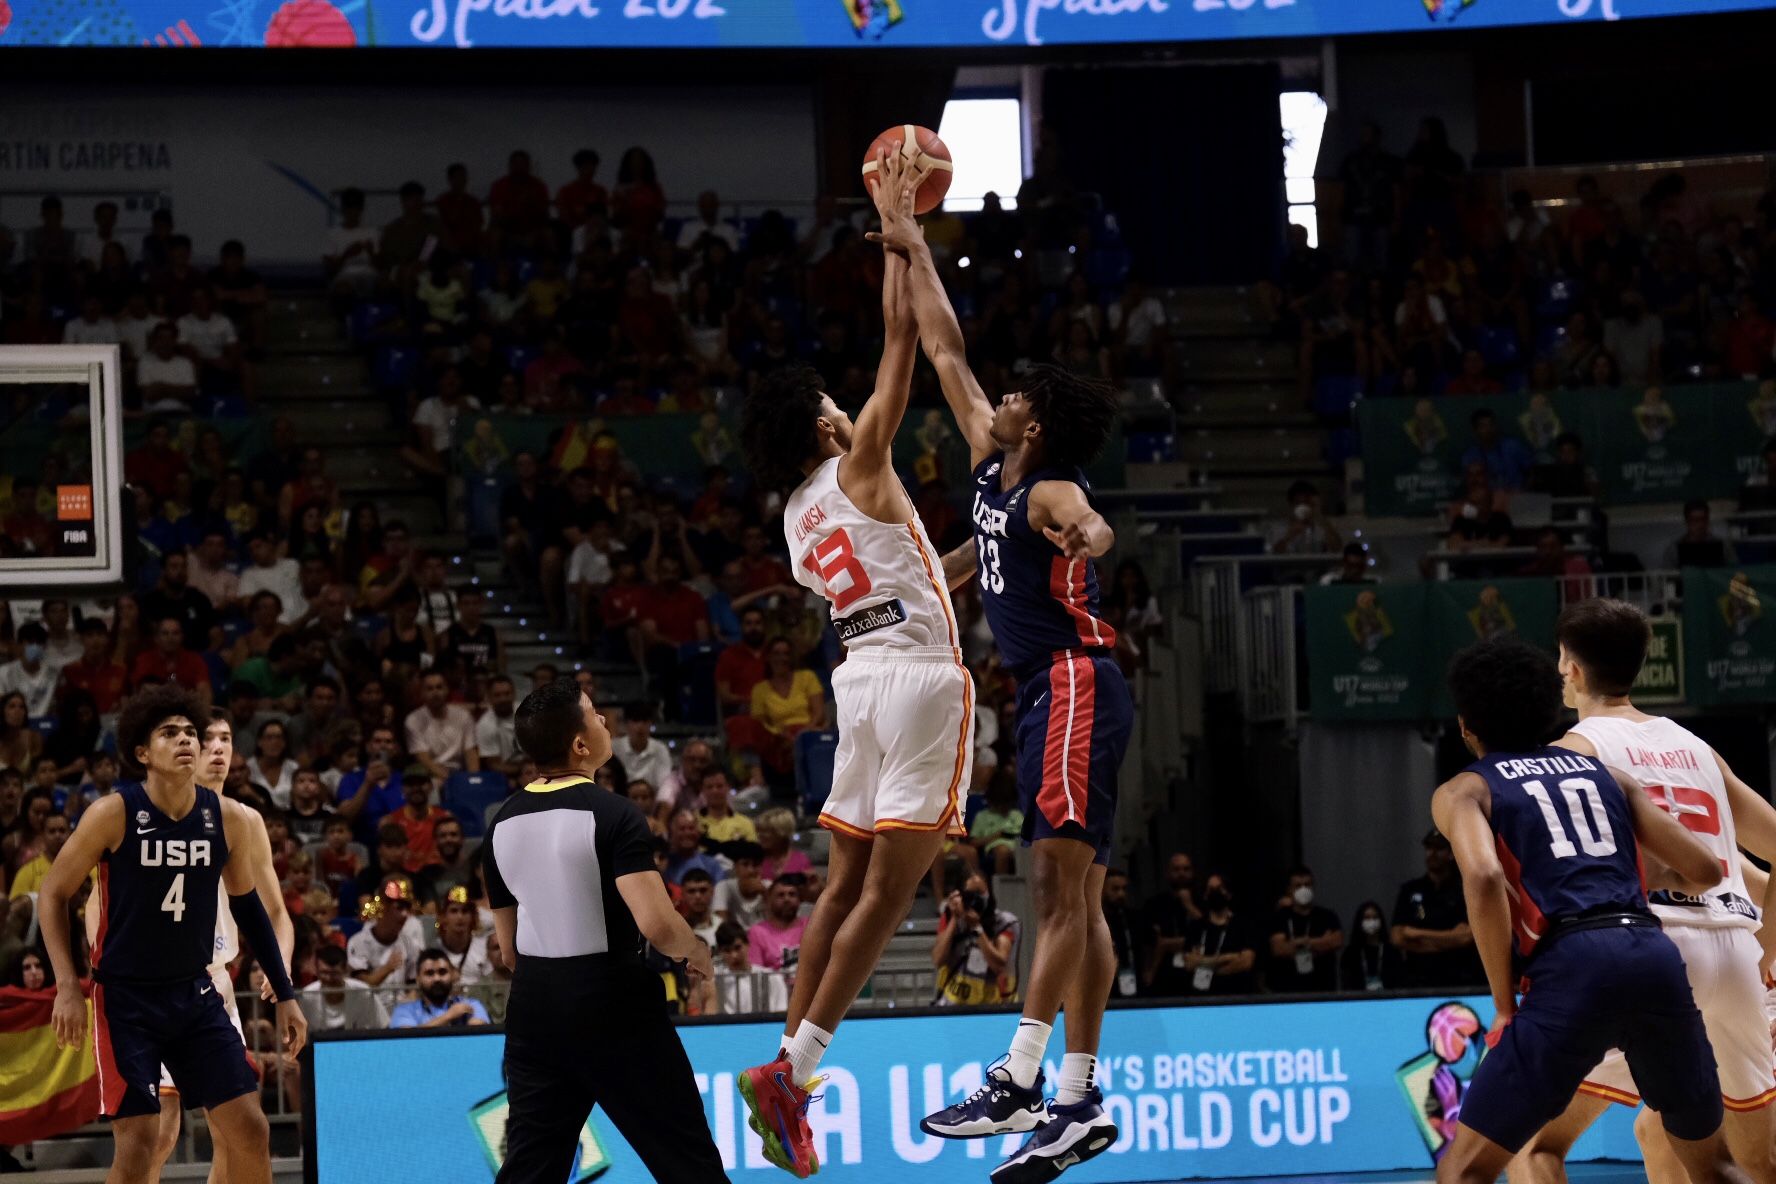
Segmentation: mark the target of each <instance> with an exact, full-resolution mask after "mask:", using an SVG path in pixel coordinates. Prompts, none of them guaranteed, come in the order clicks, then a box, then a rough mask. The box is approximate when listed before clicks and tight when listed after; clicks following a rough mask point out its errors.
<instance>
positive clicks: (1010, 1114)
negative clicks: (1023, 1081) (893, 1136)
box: [919, 1057, 1048, 1139]
mask: <svg viewBox="0 0 1776 1184" xmlns="http://www.w3.org/2000/svg"><path fill="white" fill-rule="evenodd" d="M1006 1059H1007V1058H1005V1057H1000V1058H999V1059H998V1060H996V1061H994V1062H993V1063H992V1064H991V1065H989V1066H987V1079H986V1081H985V1082H983V1083H982V1084H981V1087H980V1088H979V1089H977V1090H975V1091H974V1092H973V1093H972V1094H969V1095H968V1098H967V1100H966V1101H962V1102H957V1103H956V1104H955V1105H954V1106H951V1107H950V1108H948V1109H947V1110H939V1111H938V1112H937V1113H936V1114H928V1115H926V1116H925V1117H924V1118H922V1119H920V1120H919V1129H920V1130H922V1131H924V1132H925V1133H926V1134H928V1135H937V1136H939V1137H941V1138H945V1139H984V1138H986V1137H988V1136H989V1135H1015V1134H1021V1133H1023V1132H1024V1131H1033V1130H1035V1129H1036V1128H1037V1127H1039V1126H1041V1125H1042V1122H1043V1119H1045V1118H1046V1117H1047V1116H1048V1112H1047V1110H1046V1108H1045V1103H1044V1102H1043V1100H1042V1073H1041V1072H1040V1071H1038V1072H1037V1074H1036V1084H1035V1085H1032V1086H1030V1087H1029V1088H1028V1089H1025V1088H1024V1087H1023V1086H1021V1085H1019V1084H1018V1083H1017V1082H1015V1081H1013V1080H1012V1079H1011V1073H1010V1072H1009V1071H1007V1070H1006V1068H1005V1062H1006Z"/></svg>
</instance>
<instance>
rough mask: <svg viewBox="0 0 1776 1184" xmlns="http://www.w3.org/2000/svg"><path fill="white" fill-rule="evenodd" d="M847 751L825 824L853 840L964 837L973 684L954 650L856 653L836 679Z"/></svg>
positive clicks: (837, 766)
mask: <svg viewBox="0 0 1776 1184" xmlns="http://www.w3.org/2000/svg"><path fill="white" fill-rule="evenodd" d="M833 695H834V698H835V699H836V700H837V704H838V710H837V716H838V726H839V747H838V752H837V753H836V754H835V757H834V765H833V785H832V793H831V794H830V795H828V797H827V799H826V805H825V806H824V807H823V808H822V809H821V812H820V824H821V825H822V826H824V827H826V828H828V829H829V830H834V831H837V832H838V833H840V834H844V835H850V836H852V837H854V838H860V839H867V838H872V837H874V836H875V835H876V834H879V833H880V832H882V831H887V830H923V831H936V830H941V831H944V832H946V833H948V834H955V835H960V834H964V833H966V831H965V828H964V826H963V821H962V819H963V801H964V799H965V798H966V797H967V794H968V784H969V778H970V777H971V776H972V775H973V771H974V679H973V677H972V676H971V675H970V674H969V673H968V669H967V668H966V667H965V666H963V665H962V662H961V660H960V657H959V656H958V654H957V653H956V651H955V650H953V649H950V648H949V647H947V646H897V647H894V648H892V649H891V648H888V647H884V646H871V647H868V648H863V649H856V650H852V651H851V652H850V654H848V655H847V656H846V658H845V662H844V664H843V665H841V666H840V667H839V668H838V670H837V671H836V672H835V673H834V674H833Z"/></svg>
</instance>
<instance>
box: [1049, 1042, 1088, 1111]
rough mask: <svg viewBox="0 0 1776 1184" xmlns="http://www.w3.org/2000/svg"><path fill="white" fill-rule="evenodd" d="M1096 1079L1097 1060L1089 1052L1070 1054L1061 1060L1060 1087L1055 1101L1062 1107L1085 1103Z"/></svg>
mask: <svg viewBox="0 0 1776 1184" xmlns="http://www.w3.org/2000/svg"><path fill="white" fill-rule="evenodd" d="M1097 1078H1098V1058H1097V1057H1095V1056H1093V1055H1092V1054H1091V1053H1089V1052H1070V1053H1067V1054H1066V1055H1065V1056H1063V1057H1062V1058H1061V1087H1060V1090H1059V1091H1058V1092H1057V1093H1056V1094H1055V1101H1056V1102H1058V1103H1059V1104H1061V1105H1062V1106H1071V1105H1072V1104H1073V1103H1075V1102H1083V1101H1085V1096H1086V1095H1087V1094H1089V1093H1091V1091H1092V1083H1093V1082H1094V1081H1096V1080H1097Z"/></svg>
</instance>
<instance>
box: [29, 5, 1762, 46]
mask: <svg viewBox="0 0 1776 1184" xmlns="http://www.w3.org/2000/svg"><path fill="white" fill-rule="evenodd" d="M1772 3H1776V0H341V2H340V3H337V4H336V3H333V2H332V0H281V2H280V0H224V2H223V3H220V4H217V3H213V2H211V0H80V2H79V3H73V2H70V0H11V4H10V9H9V6H8V5H7V4H5V3H0V48H4V47H5V46H7V45H149V46H188V45H233V46H241V45H263V46H270V47H286V46H357V45H392V46H413V45H436V46H456V47H459V48H465V49H466V48H469V47H471V46H582V47H588V46H609V47H634V48H642V47H645V48H664V49H699V48H772V49H802V48H841V47H846V46H875V45H881V46H903V47H912V46H924V47H938V46H941V47H956V48H967V47H984V46H994V45H1044V44H1048V45H1080V44H1104V43H1117V42H1153V41H1209V40H1224V39H1229V38H1241V37H1322V36H1329V35H1334V34H1355V33H1391V32H1407V31H1412V30H1418V29H1427V28H1435V29H1456V28H1484V27H1488V26H1499V25H1527V24H1555V23H1564V22H1567V21H1599V20H1601V21H1608V20H1621V19H1625V18H1631V17H1656V16H1691V15H1696V14H1699V13H1711V12H1735V11H1743V10H1747V9H1758V8H1768V7H1770V6H1771V5H1772ZM9 11H10V15H11V22H10V23H11V28H10V29H8V28H7V24H8V21H7V15H8V12H9Z"/></svg>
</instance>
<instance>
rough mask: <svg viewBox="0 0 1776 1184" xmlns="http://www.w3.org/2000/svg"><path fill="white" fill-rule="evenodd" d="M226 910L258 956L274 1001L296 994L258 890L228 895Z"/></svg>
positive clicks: (281, 1001)
mask: <svg viewBox="0 0 1776 1184" xmlns="http://www.w3.org/2000/svg"><path fill="white" fill-rule="evenodd" d="M228 911H229V912H230V913H233V914H234V920H235V924H237V925H239V926H240V932H241V936H242V937H244V938H246V939H247V944H248V945H250V946H252V947H253V955H254V956H255V957H256V958H258V959H259V968H260V969H261V970H263V971H264V972H265V977H266V978H267V979H268V980H269V981H270V983H271V989H272V993H273V994H274V995H275V996H276V997H277V1001H278V1002H279V1003H286V1002H288V1001H290V1000H291V999H294V998H296V988H295V987H293V986H291V985H290V972H289V970H288V968H286V967H285V966H284V955H283V952H282V951H281V950H279V949H278V942H277V931H276V930H274V929H273V928H272V927H271V917H270V916H268V915H267V914H266V912H265V905H264V903H263V902H262V901H260V899H259V893H258V891H257V890H256V889H255V890H252V891H248V892H243V893H241V894H240V895H239V896H233V895H230V896H229V898H228Z"/></svg>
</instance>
